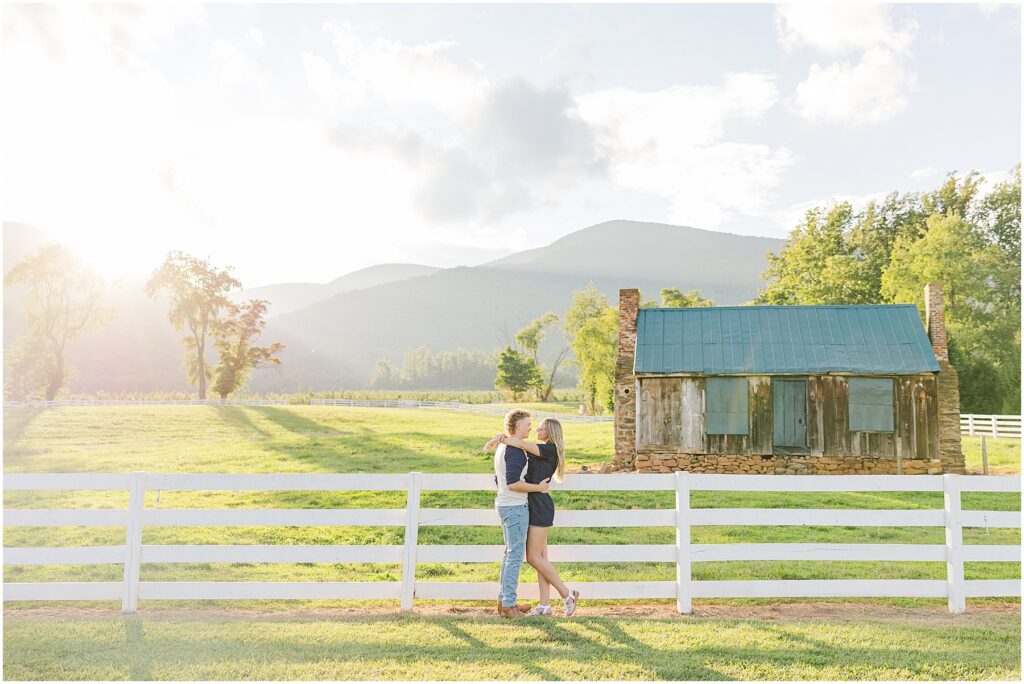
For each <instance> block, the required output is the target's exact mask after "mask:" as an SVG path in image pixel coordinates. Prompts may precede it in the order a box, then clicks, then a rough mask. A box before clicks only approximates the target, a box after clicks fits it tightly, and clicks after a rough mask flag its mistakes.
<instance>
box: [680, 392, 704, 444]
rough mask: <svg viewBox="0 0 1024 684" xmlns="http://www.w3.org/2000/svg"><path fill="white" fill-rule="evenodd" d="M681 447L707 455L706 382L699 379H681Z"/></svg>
mask: <svg viewBox="0 0 1024 684" xmlns="http://www.w3.org/2000/svg"><path fill="white" fill-rule="evenodd" d="M680 383H681V384H680V387H679V402H680V406H679V411H680V416H679V422H680V430H679V446H680V447H681V448H682V449H684V450H686V451H688V452H689V453H692V454H702V453H705V446H704V382H703V381H702V380H700V379H697V378H680Z"/></svg>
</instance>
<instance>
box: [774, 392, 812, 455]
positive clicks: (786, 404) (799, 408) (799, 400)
mask: <svg viewBox="0 0 1024 684" xmlns="http://www.w3.org/2000/svg"><path fill="white" fill-rule="evenodd" d="M772 416H773V422H774V424H775V429H774V437H773V439H772V444H773V446H779V447H805V446H807V380H806V379H801V380H789V379H786V380H783V379H781V378H772Z"/></svg>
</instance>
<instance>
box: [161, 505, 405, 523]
mask: <svg viewBox="0 0 1024 684" xmlns="http://www.w3.org/2000/svg"><path fill="white" fill-rule="evenodd" d="M142 524H143V525H144V526H149V527H229V526H242V527H263V526H272V527H282V526H286V525H299V526H305V525H338V526H344V525H350V526H374V527H375V526H385V527H386V526H395V525H403V526H404V525H405V509H404V508H386V509H362V508H351V509H344V508H264V509H238V508H160V509H157V508H147V509H146V510H144V511H143V512H142Z"/></svg>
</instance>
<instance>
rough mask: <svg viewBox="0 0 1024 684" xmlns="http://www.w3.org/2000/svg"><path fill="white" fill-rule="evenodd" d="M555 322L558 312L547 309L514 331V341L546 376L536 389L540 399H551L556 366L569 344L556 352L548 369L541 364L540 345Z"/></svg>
mask: <svg viewBox="0 0 1024 684" xmlns="http://www.w3.org/2000/svg"><path fill="white" fill-rule="evenodd" d="M557 322H558V314H556V313H555V312H553V311H548V312H547V313H546V314H544V315H542V316H540V317H538V318H537V319H535V320H534V321H532V322H531V323H530V324H528V325H526V326H525V327H523V328H522V329H521V330H520V331H519V332H517V333H516V343H517V344H518V345H519V346H521V347H522V348H523V350H525V351H526V352H527V353H528V354H530V356H531V357H532V358H533V361H534V363H535V364H537V367H538V368H540V369H541V371H542V372H543V373H544V374H545V375H546V376H547V381H546V382H545V383H544V384H543V386H542V387H541V389H540V390H538V394H539V398H540V400H541V401H550V400H551V393H552V392H553V391H554V387H555V374H556V373H558V367H559V366H560V365H562V361H563V360H565V357H566V355H567V354H568V353H569V345H568V344H566V345H563V347H562V349H561V350H560V351H559V352H558V356H557V357H556V358H555V362H554V363H553V364H552V365H551V369H550V370H548V369H545V368H544V367H543V366H542V365H541V362H540V358H539V352H540V345H541V344H542V343H543V342H544V339H545V338H546V337H547V329H548V328H549V327H550V326H552V325H554V324H555V323H557Z"/></svg>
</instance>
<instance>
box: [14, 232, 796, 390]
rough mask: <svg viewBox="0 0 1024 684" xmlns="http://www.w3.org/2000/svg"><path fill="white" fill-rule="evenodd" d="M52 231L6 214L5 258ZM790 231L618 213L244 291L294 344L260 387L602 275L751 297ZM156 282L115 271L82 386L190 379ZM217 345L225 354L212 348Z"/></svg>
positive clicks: (456, 329) (348, 367)
mask: <svg viewBox="0 0 1024 684" xmlns="http://www.w3.org/2000/svg"><path fill="white" fill-rule="evenodd" d="M45 241H46V236H45V234H44V233H42V231H38V230H33V229H32V228H31V227H29V226H25V225H24V224H11V223H4V271H5V272H7V271H8V270H9V269H10V267H11V266H12V265H13V263H15V262H16V260H17V259H18V258H21V257H22V256H24V255H25V254H27V253H29V252H31V251H32V250H33V249H34V248H36V247H34V246H33V245H35V246H38V245H40V244H42V243H44V242H45ZM783 244H784V243H783V240H779V239H775V238H765V237H753V236H742V235H734V234H730V233H719V232H715V231H707V230H701V229H697V228H690V227H684V226H672V225H666V224H660V223H645V222H637V221H624V220H617V221H608V222H605V223H600V224H597V225H594V226H590V227H589V228H584V229H582V230H578V231H575V232H573V233H570V234H568V235H566V236H564V237H562V238H559V239H557V240H555V241H554V242H552V243H550V244H549V245H546V246H544V247H539V248H536V249H530V250H526V251H523V252H518V253H515V254H512V255H509V256H506V257H503V258H501V259H497V260H494V261H491V262H488V263H485V264H482V265H479V266H473V267H467V266H459V267H456V268H435V267H431V266H424V265H419V264H382V265H379V266H373V267H370V268H366V269H362V270H360V271H356V272H353V273H349V274H346V275H343V276H341V277H339V278H336V279H335V280H332V281H331V282H329V283H325V284H318V283H282V284H276V285H267V286H261V287H253V288H249V289H246V290H241V291H239V292H236V293H232V295H231V296H232V298H233V299H234V300H236V301H243V300H245V299H249V298H252V297H259V298H261V299H266V300H268V301H269V302H270V305H269V308H268V314H267V324H266V327H265V328H264V333H263V336H262V338H261V339H262V341H263V342H264V343H269V342H271V341H280V342H283V343H285V345H286V349H285V350H284V351H283V352H281V353H280V354H279V358H280V359H281V362H282V363H281V365H280V366H272V367H268V368H260V369H256V370H255V371H254V372H253V374H252V377H251V379H250V381H249V385H248V389H249V390H251V391H256V392H271V391H274V392H294V391H306V390H330V389H341V388H346V389H358V388H362V387H364V386H365V384H366V383H367V382H368V381H369V379H370V377H371V374H372V372H373V368H374V364H375V363H376V361H377V360H378V359H382V358H383V359H388V360H389V361H391V363H392V365H395V366H400V365H401V361H402V357H403V355H404V353H405V351H406V350H407V349H408V348H409V347H413V346H426V347H428V348H429V349H431V350H432V351H435V352H436V351H442V350H448V351H454V350H455V349H457V348H459V347H462V348H466V349H479V350H483V351H487V352H491V351H494V350H497V349H500V348H503V347H504V346H505V344H506V343H507V342H509V341H511V339H512V337H513V336H514V335H515V332H516V331H517V330H518V329H519V328H521V327H522V326H523V325H525V324H527V323H529V322H530V321H531V320H533V319H534V318H536V317H537V316H539V315H541V314H543V313H544V312H546V311H554V312H555V313H557V314H559V315H561V314H562V313H563V312H564V311H565V310H566V308H567V307H568V306H569V304H570V302H571V300H572V293H573V291H574V290H580V289H583V288H585V287H586V286H587V284H588V283H591V282H592V283H593V284H594V285H595V287H597V289H598V290H600V291H601V292H603V293H604V294H605V295H606V296H607V297H608V298H609V302H610V303H612V304H615V303H616V301H617V297H618V290H619V288H623V287H638V288H640V289H641V291H642V292H643V294H644V296H645V297H652V298H655V299H657V296H658V293H659V291H660V290H661V288H663V287H679V288H680V289H681V290H683V291H686V290H691V289H697V290H700V291H701V293H702V294H703V295H704V296H705V297H711V298H713V299H714V300H715V302H716V303H717V304H742V303H744V302H746V301H749V300H751V299H753V298H754V297H755V296H756V295H757V291H758V288H759V287H760V286H761V285H762V281H761V273H762V272H763V271H764V269H765V268H766V266H767V262H766V257H765V255H766V254H767V253H768V252H778V251H779V250H780V249H781V248H782V246H783ZM9 256H10V257H11V259H9V258H8V257H9ZM156 266H157V264H154V268H155V267H156ZM144 283H145V278H144V277H138V278H135V279H129V280H126V281H123V282H121V283H118V284H116V285H114V284H112V285H111V286H110V306H112V308H113V309H114V312H115V314H114V317H113V318H112V319H111V320H110V321H109V322H108V323H107V324H106V325H104V326H103V327H102V328H99V329H97V330H94V331H91V332H89V333H86V334H84V335H83V336H82V337H81V338H79V339H77V340H75V341H74V342H73V343H72V344H71V346H70V348H69V351H68V361H69V363H71V364H72V365H73V366H75V367H76V369H77V374H76V375H75V376H73V377H72V379H71V380H70V387H71V390H72V391H73V392H96V391H99V390H106V391H110V392H133V391H134V392H149V391H160V390H166V391H187V390H189V389H190V388H189V387H188V385H187V383H186V382H185V374H184V370H183V365H182V361H183V358H182V347H181V344H180V341H179V340H180V338H181V333H178V332H177V331H175V330H174V329H173V328H172V327H171V325H170V323H168V321H167V318H166V311H167V301H166V300H165V299H163V298H161V297H158V298H157V299H156V300H151V299H150V298H149V297H147V296H146V294H145V291H144ZM24 297H25V291H24V288H23V287H21V286H17V287H12V288H5V289H4V345H5V347H6V346H7V345H8V344H10V343H11V342H13V341H14V339H15V338H16V336H17V335H18V334H21V333H22V332H24V330H25V329H26V324H25V321H24V320H23V315H22V313H21V310H20V309H21V306H20V305H21V303H22V302H23V301H24ZM562 344H563V341H562V337H561V333H560V332H557V331H554V332H553V333H552V334H551V335H549V337H548V340H547V341H546V343H545V344H544V345H542V347H541V350H540V351H541V358H542V360H544V359H550V358H551V357H553V356H554V355H555V354H557V352H558V349H560V347H561V345H562ZM211 349H212V345H211ZM209 358H211V359H213V358H215V356H214V353H213V352H212V351H211V352H210V354H209ZM451 389H460V388H451Z"/></svg>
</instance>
